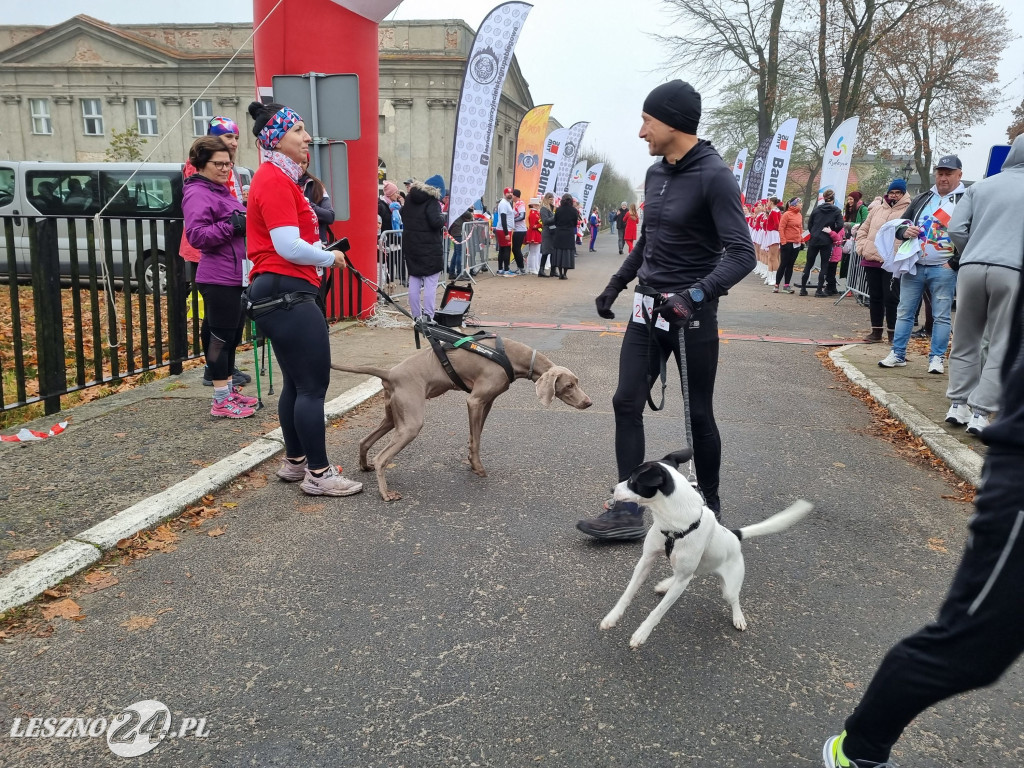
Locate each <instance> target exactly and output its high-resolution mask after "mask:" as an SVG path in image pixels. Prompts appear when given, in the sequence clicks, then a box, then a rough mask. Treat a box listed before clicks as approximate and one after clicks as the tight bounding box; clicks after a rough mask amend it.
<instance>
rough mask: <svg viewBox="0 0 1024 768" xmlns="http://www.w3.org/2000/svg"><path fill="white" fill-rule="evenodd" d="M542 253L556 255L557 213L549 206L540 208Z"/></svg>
mask: <svg viewBox="0 0 1024 768" xmlns="http://www.w3.org/2000/svg"><path fill="white" fill-rule="evenodd" d="M540 225H541V238H540V252H541V253H554V251H555V212H554V211H552V210H551V209H550V208H548V207H547V206H544V205H542V206H541V207H540Z"/></svg>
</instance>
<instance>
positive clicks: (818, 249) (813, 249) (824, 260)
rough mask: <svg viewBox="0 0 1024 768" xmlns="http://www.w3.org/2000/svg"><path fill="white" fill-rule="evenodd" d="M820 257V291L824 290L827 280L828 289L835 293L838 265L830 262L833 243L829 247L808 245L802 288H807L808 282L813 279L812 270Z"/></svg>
mask: <svg viewBox="0 0 1024 768" xmlns="http://www.w3.org/2000/svg"><path fill="white" fill-rule="evenodd" d="M819 256H820V257H821V267H820V268H819V269H818V290H819V291H820V290H821V289H822V287H823V286H824V285H825V282H826V280H827V281H828V289H829V290H830V291H834V290H835V289H836V265H835V264H832V263H831V262H830V261H829V258H830V257H831V256H832V243H829V244H828V245H810V244H808V246H807V264H806V265H805V266H804V279H803V282H802V283H800V287H801V288H804V289H806V288H807V281H808V280H810V279H811V270H812V269H814V264H815V262H816V261H818V257H819Z"/></svg>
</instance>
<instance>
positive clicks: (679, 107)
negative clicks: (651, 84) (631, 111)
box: [644, 80, 700, 135]
mask: <svg viewBox="0 0 1024 768" xmlns="http://www.w3.org/2000/svg"><path fill="white" fill-rule="evenodd" d="M644 112H646V113H647V114H648V115H650V116H651V117H655V118H657V119H658V120H661V122H663V123H665V124H666V125H670V126H672V127H673V128H675V129H676V130H677V131H682V132H683V133H692V134H695V135H696V133H697V124H698V123H699V122H700V94H699V93H697V92H696V91H695V90H694V89H693V86H692V85H690V84H689V83H684V82H683V81H682V80H673V81H672V82H670V83H665V84H664V85H659V86H658V87H657V88H655V89H654V90H653V91H651V92H650V93H649V94H647V98H646V99H644Z"/></svg>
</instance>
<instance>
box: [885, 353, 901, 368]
mask: <svg viewBox="0 0 1024 768" xmlns="http://www.w3.org/2000/svg"><path fill="white" fill-rule="evenodd" d="M906 364H907V361H906V360H904V359H903V358H902V357H900V356H899V355H897V354H896V353H895V352H890V353H889V354H888V355H886V356H885V358H884V359H882V360H879V361H878V366H879V367H880V368H902V367H903V366H905V365H906Z"/></svg>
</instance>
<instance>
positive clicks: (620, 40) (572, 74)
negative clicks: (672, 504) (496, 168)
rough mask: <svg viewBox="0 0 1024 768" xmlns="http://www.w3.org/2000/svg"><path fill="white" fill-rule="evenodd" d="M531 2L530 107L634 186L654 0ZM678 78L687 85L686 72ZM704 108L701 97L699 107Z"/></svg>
mask: <svg viewBox="0 0 1024 768" xmlns="http://www.w3.org/2000/svg"><path fill="white" fill-rule="evenodd" d="M0 2H2V3H3V5H4V12H3V16H2V18H0V23H3V24H56V23H58V22H61V21H64V20H65V19H68V18H70V17H71V16H74V15H76V14H79V13H85V14H88V15H90V16H93V17H95V18H98V19H101V20H102V21H107V22H111V23H115V24H118V23H120V24H131V23H136V24H138V23H159V22H173V23H189V22H215V21H233V22H238V21H252V3H251V0H216V2H209V0H175V2H173V3H168V2H166V0H134V2H131V3H128V2H125V1H124V0H45V2H35V3H29V2H26V3H15V2H14V0H0ZM497 3H498V0H493V1H492V2H488V1H487V0H404V2H403V3H402V4H401V5H400V6H399V7H398V10H397V11H395V13H394V14H393V15H392V16H391V17H389V18H400V19H401V18H404V19H428V18H433V19H442V18H461V19H464V20H465V21H466V22H467V23H469V25H470V26H472V27H473V28H474V29H475V28H476V27H477V26H478V25H479V24H480V22H481V21H482V20H483V18H484V16H485V15H486V14H487V12H488V10H490V8H492V7H494V5H497ZM1002 4H1003V5H1004V7H1006V8H1008V10H1009V13H1010V29H1008V30H1007V35H1008V36H1011V37H1016V38H1018V39H1017V41H1016V43H1015V44H1011V45H1010V46H1009V47H1008V49H1007V51H1006V52H1005V53H1004V56H1003V60H1002V63H1001V65H1000V75H1001V77H1002V82H1003V86H1004V94H1005V97H1006V104H1005V105H1004V106H1003V107H1001V108H1000V109H999V110H998V111H997V112H996V113H995V114H994V115H993V117H991V118H990V119H989V120H988V121H986V122H985V123H983V124H981V125H977V126H974V128H973V129H972V130H971V134H972V144H971V145H970V146H968V147H952V146H948V145H946V143H945V141H944V139H943V137H941V136H940V137H939V150H940V151H941V152H948V151H957V152H958V153H959V154H960V156H961V158H962V159H963V161H964V176H965V177H966V178H968V179H978V178H981V176H982V174H983V173H984V169H985V162H986V159H987V157H988V151H989V147H991V145H993V144H1004V143H1006V127H1007V126H1008V125H1009V123H1010V121H1011V117H1010V111H1011V110H1012V109H1013V107H1015V106H1016V105H1018V104H1020V103H1021V99H1022V98H1024V77H1022V73H1024V40H1022V39H1021V38H1022V37H1024V7H1021V4H1020V3H1019V2H1015V1H1014V0H1004V2H1003V3H1002ZM533 5H534V8H533V10H532V11H531V12H530V16H529V18H528V19H527V21H526V25H525V26H524V27H523V31H522V34H521V35H520V38H519V44H518V46H517V48H516V57H517V59H518V60H519V66H520V68H521V69H522V71H523V74H524V76H525V77H526V80H527V81H528V82H529V84H530V91H531V93H532V95H533V99H534V103H536V104H546V103H548V102H551V103H553V104H554V110H553V115H554V116H555V118H556V119H557V120H559V122H561V123H562V124H563V125H570V124H572V123H575V122H577V121H579V120H588V121H590V128H589V129H588V131H587V135H586V137H585V138H584V141H583V144H584V146H589V147H592V148H594V149H596V150H598V151H600V152H602V153H604V154H605V155H607V156H608V157H609V158H610V159H611V160H612V161H613V162H614V164H615V165H616V166H617V167H618V168H619V169H620V170H621V171H624V172H625V173H627V174H628V175H629V176H630V177H631V178H632V179H633V181H634V183H639V182H640V181H642V180H643V174H644V170H645V169H646V167H647V166H648V165H649V164H650V158H649V157H648V155H647V145H646V144H645V143H644V142H643V141H641V140H640V139H639V138H637V131H638V130H639V128H640V109H641V106H642V104H643V99H644V96H646V94H647V92H648V91H650V89H651V88H653V87H654V86H655V85H657V84H659V83H661V82H664V81H665V80H667V79H670V78H669V76H668V74H667V73H666V71H665V67H664V59H665V57H664V51H663V50H662V49H661V48H659V46H658V44H657V43H655V42H654V41H652V40H651V38H650V37H649V33H651V32H654V31H664V27H665V25H666V23H667V18H666V16H665V14H664V13H663V11H662V7H663V6H662V3H661V1H660V0H535V2H534V3H533ZM682 77H683V78H684V79H686V76H685V70H684V72H683V73H682ZM709 101H710V99H705V102H704V106H705V109H707V108H708V106H709ZM750 150H751V151H753V150H754V147H751V148H750ZM728 160H729V162H731V161H732V158H728Z"/></svg>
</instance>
